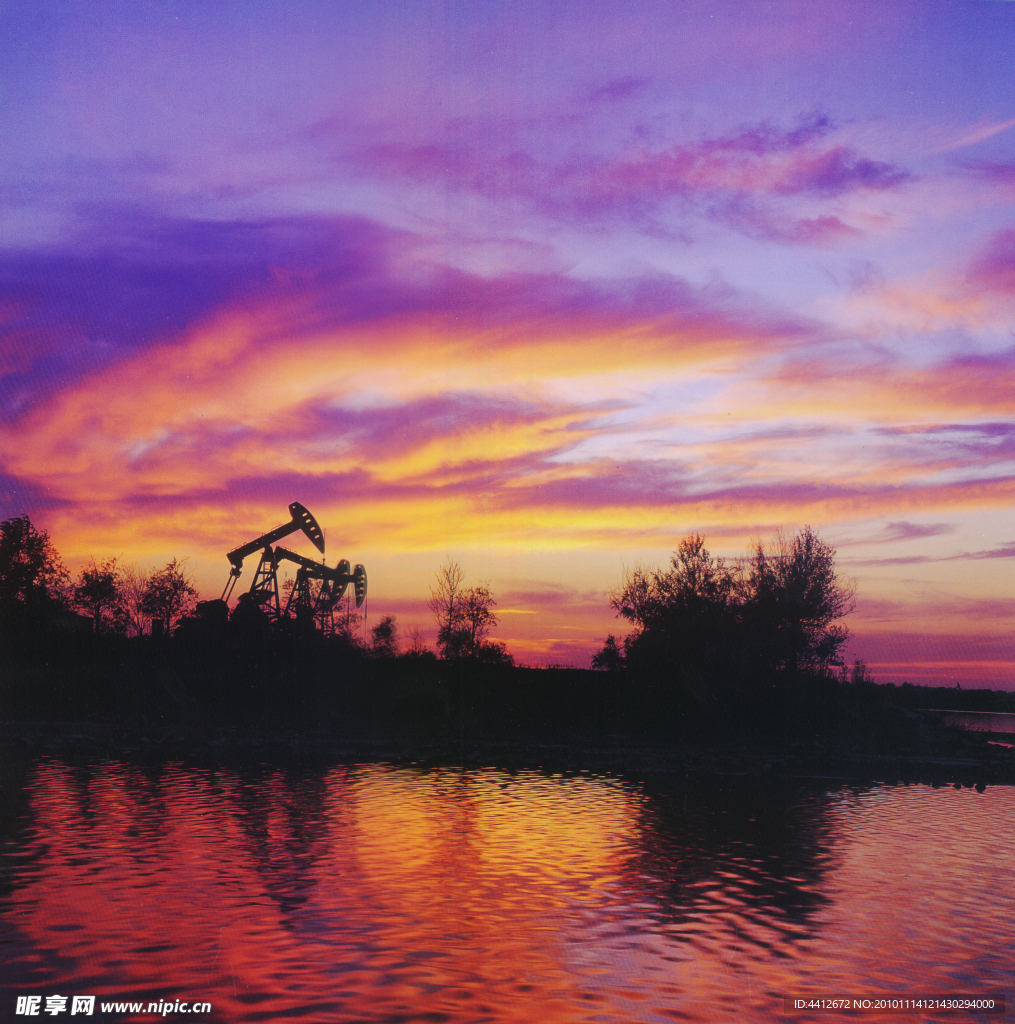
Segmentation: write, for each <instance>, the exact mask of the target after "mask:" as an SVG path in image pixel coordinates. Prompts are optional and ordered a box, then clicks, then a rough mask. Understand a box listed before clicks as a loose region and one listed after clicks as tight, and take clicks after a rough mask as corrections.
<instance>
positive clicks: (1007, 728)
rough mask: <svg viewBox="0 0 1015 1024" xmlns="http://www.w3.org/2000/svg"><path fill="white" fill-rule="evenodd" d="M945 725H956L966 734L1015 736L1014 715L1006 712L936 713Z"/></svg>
mask: <svg viewBox="0 0 1015 1024" xmlns="http://www.w3.org/2000/svg"><path fill="white" fill-rule="evenodd" d="M934 713H935V714H937V715H938V716H939V717H940V718H941V720H942V721H943V722H944V723H945V725H956V726H958V727H959V728H962V729H965V730H966V731H967V732H992V733H998V734H1000V735H1012V734H1015V715H1013V714H1010V713H1009V712H1006V711H936V712H934Z"/></svg>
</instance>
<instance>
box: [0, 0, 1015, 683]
mask: <svg viewBox="0 0 1015 1024" xmlns="http://www.w3.org/2000/svg"><path fill="white" fill-rule="evenodd" d="M0 18H2V21H0V47H2V51H0V57H2V59H0V111H2V113H0V117H2V124H0V127H2V132H3V138H4V140H5V142H4V144H3V146H2V147H0V161H2V171H0V175H2V180H0V287H2V305H0V327H2V331H3V342H2V349H0V355H2V363H0V471H2V476H0V515H2V516H3V517H4V518H6V517H7V516H10V515H18V514H22V513H28V514H29V515H31V516H32V518H33V521H34V522H36V523H37V524H38V525H40V526H41V527H43V528H45V529H47V530H48V531H49V532H50V534H51V536H52V538H53V541H54V542H55V544H56V546H57V548H58V549H59V550H60V552H61V553H62V555H63V556H64V558H65V560H66V561H67V562H68V564H69V565H70V566H71V567H72V568H75V567H77V566H78V565H80V564H81V562H82V561H83V560H85V559H87V558H88V557H89V556H95V557H104V556H107V555H117V556H118V557H120V558H121V559H123V560H125V561H136V562H138V563H139V564H142V565H156V564H160V563H162V562H164V561H166V560H167V559H168V558H170V557H174V556H186V557H188V559H189V564H190V566H191V568H192V570H193V572H194V574H195V576H196V577H197V580H198V583H199V585H200V587H201V590H202V596H204V597H217V596H218V594H219V592H220V591H221V588H222V585H223V584H224V582H225V577H226V573H227V570H228V565H227V563H226V560H225V557H224V553H225V551H227V550H229V549H230V548H233V547H235V546H237V545H238V544H240V543H243V542H245V541H247V540H250V539H252V538H253V537H255V536H257V535H259V534H260V533H263V532H264V531H266V530H268V529H270V528H271V527H273V526H275V525H278V524H279V523H281V522H283V521H285V520H286V519H287V518H288V516H287V512H286V506H287V505H288V503H289V502H290V501H294V500H298V501H301V502H303V503H304V504H305V505H307V506H308V507H309V508H310V509H311V511H312V512H313V513H314V514H315V515H316V517H317V518H318V520H319V521H320V522H321V524H322V526H324V527H325V529H326V530H327V536H328V555H329V562H330V563H334V561H335V560H336V558H339V557H348V558H350V559H351V560H352V561H354V562H355V561H361V562H363V563H365V564H366V565H367V568H368V571H369V572H370V589H371V604H370V611H371V615H377V614H382V613H385V612H391V613H394V614H397V615H398V618H399V622H400V623H401V624H402V625H403V626H409V625H411V624H414V623H415V624H418V625H419V626H420V627H422V628H423V630H424V632H426V631H427V630H430V632H431V634H432V625H431V623H430V622H429V619H428V613H427V612H426V609H425V605H424V600H425V597H426V593H427V587H428V584H429V581H430V580H431V578H432V575H433V572H434V570H435V569H436V568H437V567H438V566H439V565H440V564H441V563H442V562H443V561H444V559H445V558H446V557H447V556H451V557H454V558H456V559H457V560H458V561H459V562H460V563H461V565H462V567H463V569H464V570H465V572H466V577H467V582H480V581H489V583H490V585H491V588H492V590H493V592H494V593H495V595H496V596H497V598H498V602H499V609H500V611H501V622H500V625H499V627H498V629H497V631H496V636H497V637H498V638H499V639H502V640H504V641H505V642H506V643H507V644H508V648H509V649H510V650H511V651H513V652H514V653H515V655H516V657H517V658H518V659H519V660H521V661H524V662H529V663H562V662H563V663H574V664H587V663H588V657H589V654H590V653H591V652H592V651H593V650H594V649H595V648H596V647H597V646H598V645H599V644H600V643H601V642H602V639H603V637H604V636H605V634H606V632H607V631H612V632H623V628H624V624H623V623H622V622H618V621H617V620H615V619H614V618H613V614H612V612H611V611H610V609H609V606H608V594H609V592H610V590H611V589H613V588H614V587H616V586H617V584H618V583H619V582H620V579H621V576H622V573H623V571H624V567H625V566H632V565H635V564H644V565H647V566H652V567H654V566H657V565H661V564H663V563H664V562H665V560H666V558H667V557H668V554H669V552H670V551H672V550H673V548H675V547H676V545H677V543H678V542H679V540H680V539H681V538H682V537H683V536H685V535H687V534H689V533H694V532H697V533H700V534H701V535H702V536H703V537H705V539H706V542H707V543H708V545H709V547H710V548H711V549H712V550H713V551H714V552H715V553H717V554H722V555H727V556H735V555H737V554H741V553H743V552H744V551H745V550H746V549H747V548H748V546H749V545H750V543H751V541H752V540H757V539H760V538H765V537H768V536H771V535H772V534H773V532H774V531H775V530H777V529H779V528H782V529H784V530H786V531H788V532H792V531H793V530H794V529H796V528H798V527H800V526H802V525H803V524H805V523H806V524H810V525H811V526H813V527H814V528H815V529H816V530H817V531H818V532H819V534H820V535H821V537H822V538H823V539H825V540H827V541H828V542H830V543H831V544H833V545H834V546H835V547H836V548H837V550H838V559H839V564H840V566H841V568H842V569H843V570H844V571H845V572H846V573H848V574H849V575H851V576H852V577H854V578H855V579H856V582H857V585H858V605H857V610H856V612H855V613H854V614H853V615H852V616H851V617H850V620H849V625H850V627H851V629H852V631H853V633H854V639H853V641H852V642H851V646H850V651H849V654H850V657H853V656H860V657H864V658H866V659H867V660H868V661H869V662H870V663H871V664H872V666H873V668H874V672H875V675H876V676H877V677H878V678H880V679H882V680H886V681H887V680H896V681H900V680H902V679H910V680H912V681H914V682H943V683H948V684H949V685H951V684H953V683H954V682H956V681H960V682H961V683H962V684H963V685H964V686H966V685H990V686H996V687H1004V688H1008V689H1015V650H1013V644H1012V635H1013V627H1015V597H1013V593H1012V564H1013V563H1012V560H1013V558H1015V517H1013V514H1012V505H1013V498H1015V419H1013V413H1015V339H1013V329H1015V316H1013V314H1015V92H1013V90H1012V88H1011V68H1012V67H1015V4H1010V3H1000V2H993V0H969V2H963V3H944V2H926V0H920V2H918V3H916V2H914V3H901V2H885V3H879V4H876V5H872V4H867V3H858V4H849V3H841V2H835V3H831V2H818V3H814V2H807V3H802V2H801V3H775V4H769V3H766V4H760V3H749V4H718V3H706V2H698V3H691V4H682V5H673V4H669V3H633V4H626V5H623V6H621V5H618V4H614V3H594V2H581V3H577V2H576V3H552V4H551V3H546V2H543V3H519V2H516V0H513V2H510V3H508V2H501V3H497V2H489V3H482V4H472V3H462V2H459V3H444V4H440V3H424V2H418V3H394V2H392V3H385V4H373V3H360V4H352V3H349V4H335V3H330V2H328V3H324V2H321V3H316V2H295V3H287V4H284V5H283V4H271V3H258V2H244V3H242V4H241V3H233V2H220V3H216V4H214V5H208V4H202V3H197V2H164V3H158V4H154V3H141V2H135V3H116V2H114V3H108V4H102V5H94V4H85V3H81V2H67V3H59V2H49V0H47V2H43V3H25V2H21V3H17V2H0Z"/></svg>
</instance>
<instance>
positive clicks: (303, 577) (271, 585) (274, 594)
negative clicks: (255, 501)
mask: <svg viewBox="0 0 1015 1024" xmlns="http://www.w3.org/2000/svg"><path fill="white" fill-rule="evenodd" d="M289 515H290V516H291V519H290V521H289V522H288V523H285V524H284V525H283V526H278V527H276V528H275V529H274V530H271V531H269V532H268V533H265V534H262V535H261V536H260V537H257V538H256V539H255V540H252V541H250V542H249V543H247V544H242V545H241V546H240V547H238V548H234V549H233V550H232V551H230V552H229V553H228V554H227V555H226V558H228V559H229V562H230V565H231V566H232V568H231V569H230V570H229V579H228V580H227V581H226V586H225V589H224V590H223V591H222V600H223V601H228V600H229V598H230V596H231V595H232V592H233V588H234V587H235V586H236V581H237V580H238V579H239V578H240V575H241V573H242V572H243V559H244V558H246V557H247V556H248V555H252V554H253V553H254V552H255V551H260V552H261V559H260V561H259V562H258V564H257V569H256V571H255V572H254V580H253V582H252V583H251V585H250V590H249V591H248V594H249V598H250V600H251V601H253V603H254V604H256V605H257V606H258V607H260V608H261V609H262V610H263V611H264V613H265V614H266V615H267V616H268V618H269V619H271V620H272V621H278V620H280V619H287V618H289V617H290V611H291V612H292V614H293V615H294V616H295V618H296V619H297V620H302V621H316V622H317V623H318V625H319V626H320V627H321V629H322V630H323V631H324V632H331V630H332V629H333V628H334V619H333V611H334V608H335V606H336V605H337V604H338V602H339V601H340V600H341V599H342V597H343V595H344V594H345V590H346V587H348V585H349V584H350V583H351V584H352V585H353V592H354V594H355V596H356V607H357V608H359V607H361V606H362V604H363V602H364V601H365V600H366V596H367V572H366V569H364V568H363V566H362V565H357V566H356V568H355V569H353V570H352V571H351V572H350V568H349V562H348V561H347V560H346V559H344V558H343V559H342V560H341V561H340V562H339V563H338V565H337V566H336V567H335V568H334V569H329V568H328V566H327V565H325V564H323V563H321V562H315V561H314V560H313V559H312V558H307V557H306V556H305V555H298V554H296V553H295V552H294V551H290V550H288V548H283V547H274V548H273V547H272V545H273V544H274V543H275V542H276V541H280V540H282V539H283V538H284V537H288V536H290V534H293V533H296V532H297V531H301V530H302V532H303V533H304V534H306V536H307V538H308V539H309V540H310V542H311V543H312V544H313V545H314V547H315V548H317V550H318V551H320V552H321V554H322V555H323V554H324V531H323V530H322V529H321V528H320V526H318V524H317V520H316V519H315V518H314V517H313V515H311V513H310V512H309V510H308V509H306V508H304V506H303V505H301V504H300V503H299V502H298V501H294V502H293V503H292V504H291V505H290V506H289ZM283 560H285V561H289V562H294V563H295V564H296V565H298V566H299V569H298V570H297V572H296V582H295V583H294V585H293V589H292V591H291V592H290V594H289V599H288V600H287V601H286V605H285V609H284V610H283V609H282V607H281V602H280V599H279V587H278V565H279V562H280V561H283ZM311 581H314V582H317V583H318V586H317V588H316V590H315V589H314V587H313V586H312V583H311Z"/></svg>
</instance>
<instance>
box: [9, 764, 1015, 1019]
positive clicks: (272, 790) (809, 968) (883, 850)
mask: <svg viewBox="0 0 1015 1024" xmlns="http://www.w3.org/2000/svg"><path fill="white" fill-rule="evenodd" d="M4 781H5V786H6V790H5V796H6V799H5V801H4V804H3V818H2V821H0V840H2V842H3V847H2V855H0V991H2V993H3V995H2V998H3V1000H4V1004H3V1005H2V1006H0V1016H2V1019H4V1020H6V1019H12V1020H13V1019H24V1018H22V1017H20V1016H19V1017H15V1006H16V1000H17V998H18V997H19V996H20V997H22V999H24V998H26V997H30V996H38V997H39V998H40V999H41V1000H42V1006H43V1011H42V1015H43V1016H44V1017H45V1005H46V1002H45V1001H46V999H47V998H48V997H51V996H54V995H62V996H66V997H73V996H75V995H85V996H95V997H96V998H97V1003H96V1009H95V1015H96V1016H97V1017H103V1019H108V1020H114V1019H116V1020H135V1019H136V1020H154V1019H155V1018H154V1016H146V1014H145V1013H141V1014H136V1013H134V1014H132V1013H131V1012H130V1011H129V1010H121V1011H120V1012H119V1014H117V1013H115V1012H112V1013H110V1012H108V1011H107V1013H106V1015H105V1016H103V1014H102V1013H101V1012H100V1006H101V1004H102V1003H103V1002H106V1001H112V1000H121V1001H125V1002H126V1001H130V1000H137V1001H139V1002H143V1003H144V1006H145V1009H146V1010H147V1004H148V1003H149V1002H158V1001H160V1000H161V1001H162V1002H163V1003H166V1002H167V1001H168V1002H169V1003H173V1001H174V1000H182V1001H184V1002H186V1001H187V1000H192V1001H208V1002H210V1003H211V1004H212V1010H211V1012H210V1013H207V1014H203V1015H202V1019H207V1020H221V1021H251V1022H254V1021H274V1020H284V1019H300V1020H303V1021H308V1022H327V1021H376V1022H382V1021H386V1022H395V1021H398V1022H408V1021H429V1022H443V1021H448V1022H452V1021H454V1022H458V1021H461V1022H465V1021H470V1022H471V1021H492V1022H501V1021H504V1022H507V1021H511V1022H515V1021H517V1022H519V1024H521V1022H525V1024H533V1022H534V1024H550V1022H557V1021H559V1022H577V1021H590V1022H591V1021H618V1022H620V1021H622V1022H625V1024H627V1022H632V1021H657V1022H663V1021H667V1022H669V1021H673V1020H680V1021H702V1022H711V1021H718V1020H746V1021H765V1020H772V1019H776V1018H782V1016H783V1007H784V999H785V998H786V997H787V996H802V997H812V996H817V997H824V998H838V997H847V998H850V999H852V998H862V997H877V996H884V995H886V994H894V995H896V996H899V995H907V996H908V995H915V994H918V993H921V994H928V993H930V994H937V995H967V996H968V995H972V996H983V995H984V994H985V993H997V992H1005V991H1007V992H1008V994H1009V1001H1010V999H1011V993H1010V987H1011V981H1012V974H1013V969H1012V959H1013V957H1012V954H1013V949H1012V946H1013V925H1012V921H1013V919H1015V872H1013V871H1012V851H1013V850H1015V789H1012V788H1006V787H989V788H987V790H986V791H985V792H983V793H978V792H976V791H975V790H973V789H968V788H966V789H961V790H956V789H953V788H950V787H948V788H940V789H934V788H931V787H929V786H924V785H908V786H904V785H898V786H894V785H893V786H882V785H874V786H864V787H859V786H851V785H846V784H843V783H841V782H836V781H833V780H828V781H814V780H787V779H782V780H780V779H772V778H766V779H763V780H762V779H756V778H750V777H715V776H710V777H686V776H676V775H674V776H640V777H630V778H628V777H619V776H611V775H595V774H574V775H566V774H564V775H561V774H547V773H543V772H540V771H535V770H533V771H514V772H510V771H505V770H501V769H498V768H493V767H490V768H470V769H463V768H440V769H428V770H424V769H422V768H418V767H413V766H411V765H410V766H396V765H390V764H384V763H370V764H356V765H341V764H339V765H333V766H329V767H324V768H320V767H317V768H313V769H309V768H307V769H302V770H297V769H292V768H282V767H278V766H273V765H271V764H262V765H258V766H255V767H247V768H236V767H231V768H226V767H223V768H219V769H210V768H207V767H205V768H193V767H186V766H184V765H183V764H181V763H165V764H159V765H155V766H152V765H147V766H140V765H135V764H129V763H122V762H118V761H106V762H101V763H94V764H88V765H85V766H82V765H71V764H68V763H64V762H62V761H61V760H59V759H52V758H51V759H42V760H37V761H33V762H31V763H29V764H27V765H26V766H24V767H23V768H22V769H20V770H19V771H17V772H12V773H10V774H8V775H7V776H5V777H4ZM20 1005H21V1006H22V1007H26V1006H28V1005H29V1004H28V1003H24V1002H22V1004H20ZM70 1005H71V1004H68V1006H70ZM174 1005H175V1004H174ZM82 1012H83V1010H82ZM64 1015H65V1016H69V1010H68V1011H65V1014H64ZM838 1016H839V1015H836V1014H833V1015H828V1014H818V1013H797V1014H794V1015H793V1017H792V1019H798V1020H829V1019H836V1018H837V1017H838ZM929 1016H930V1019H938V1018H937V1017H936V1016H935V1015H933V1014H931V1015H929ZM54 1017H55V1015H54ZM54 1017H50V1018H48V1019H54ZM169 1019H196V1018H195V1017H193V1016H191V1017H189V1018H188V1017H186V1015H183V1014H173V1015H170V1016H169ZM787 1019H789V1018H787ZM877 1019H878V1020H880V1021H885V1020H891V1019H900V1020H916V1019H920V1016H919V1015H916V1016H914V1015H912V1014H902V1015H899V1016H898V1017H896V1015H895V1014H887V1015H885V1014H881V1015H878V1017H877ZM924 1019H926V1017H925V1018H924ZM942 1019H949V1020H955V1019H970V1018H969V1016H968V1015H959V1016H956V1015H954V1014H944V1015H942ZM984 1019H988V1018H984ZM989 1019H998V1018H997V1017H996V1016H995V1017H993V1018H989Z"/></svg>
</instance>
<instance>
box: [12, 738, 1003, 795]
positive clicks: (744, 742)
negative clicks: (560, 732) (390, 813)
mask: <svg viewBox="0 0 1015 1024" xmlns="http://www.w3.org/2000/svg"><path fill="white" fill-rule="evenodd" d="M990 738H991V737H990V736H989V734H982V733H980V734H975V735H974V734H970V733H958V732H956V731H954V730H947V731H945V733H944V735H942V736H941V737H939V738H938V742H937V743H936V744H935V747H936V748H937V749H935V750H933V751H929V750H928V751H924V752H922V753H920V754H912V753H898V754H890V753H870V752H861V751H856V750H849V749H844V748H843V747H842V746H841V745H837V744H834V743H832V742H825V741H822V740H816V741H811V742H810V743H803V742H801V741H794V742H791V743H788V744H787V743H782V742H773V741H771V740H767V741H766V740H761V739H758V738H754V739H753V740H752V739H746V738H738V739H736V740H732V741H730V742H726V743H720V742H715V741H709V742H700V743H683V744H680V745H677V744H672V745H671V744H660V743H645V742H642V743H632V742H630V741H629V740H624V739H623V738H620V737H617V738H615V739H614V740H612V741H610V742H607V743H595V744H586V743H580V742H573V743H560V742H546V741H535V740H521V739H515V740H505V739H500V738H483V737H471V738H468V739H466V740H465V741H464V742H463V743H454V742H451V743H449V742H447V741H446V740H444V741H438V740H435V739H433V738H430V737H426V736H422V735H419V734H418V733H417V734H411V733H407V732H403V731H398V730H390V729H378V728H370V727H364V728H362V729H358V730H352V729H336V728H324V727H316V728H303V729H296V728H280V729H266V728H257V727H249V726H245V727H229V726H218V727H215V726H211V727H207V728H194V727H179V726H177V727H172V728H167V727H164V726H163V727H158V728H149V729H138V728H135V727H131V726H125V725H117V724H110V723H96V722H40V721H24V722H16V721H7V722H0V759H2V760H3V762H4V763H5V764H6V765H7V766H8V767H10V766H11V765H13V764H14V763H15V762H20V763H22V764H24V763H25V762H32V761H37V760H39V759H49V758H52V759H56V760H62V761H68V762H71V763H92V764H94V763H101V762H107V761H127V762H130V763H140V764H163V765H164V764H166V763H180V764H185V765H188V766H193V767H204V768H210V769H216V768H218V769H221V768H229V767H230V766H237V767H243V766H249V765H251V764H258V765H264V766H266V767H268V766H270V767H276V768H289V767H299V768H312V767H326V766H329V765H339V764H362V763H387V764H392V765H413V766H416V767H418V768H423V769H425V768H463V769H475V768H487V767H496V768H501V769H504V770H507V771H526V770H539V771H544V772H551V773H560V772H563V773H578V772H587V773H594V774H595V773H603V774H610V775H628V774H636V775H641V774H646V773H650V774H656V773H674V774H686V775H711V776H745V777H756V778H759V779H801V780H804V779H809V780H827V781H829V782H839V783H861V784H882V785H886V784H887V785H897V784H911V783H922V784H926V785H932V786H956V787H959V786H961V787H967V788H973V787H975V788H977V789H980V791H981V792H982V788H981V787H985V786H991V785H1015V749H1012V748H1009V747H1004V746H995V745H992V744H991V743H990V742H989V740H990ZM998 739H1001V740H1008V741H1011V740H1012V737H1007V738H1005V737H998Z"/></svg>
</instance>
